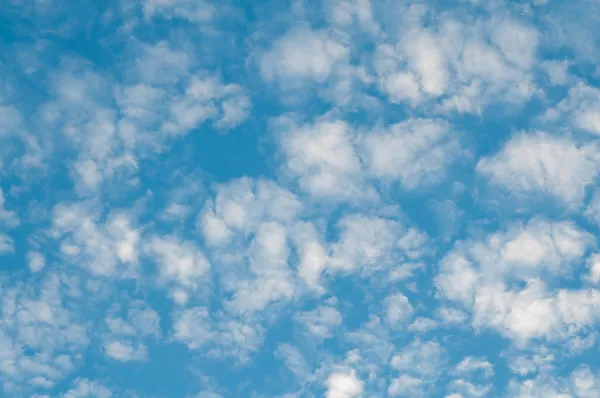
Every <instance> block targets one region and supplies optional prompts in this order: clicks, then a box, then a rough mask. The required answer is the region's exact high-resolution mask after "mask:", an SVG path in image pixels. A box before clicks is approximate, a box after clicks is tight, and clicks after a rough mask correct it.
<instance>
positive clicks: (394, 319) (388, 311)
mask: <svg viewBox="0 0 600 398" xmlns="http://www.w3.org/2000/svg"><path fill="white" fill-rule="evenodd" d="M383 305H384V306H385V320H386V321H387V322H388V324H390V326H392V327H395V326H398V325H401V324H403V323H404V322H405V321H407V320H408V319H409V318H410V317H411V316H412V314H413V311H414V309H413V307H412V305H411V304H410V301H408V298H407V297H406V296H405V295H403V294H402V293H396V294H392V295H390V296H388V297H386V298H385V300H384V301H383Z"/></svg>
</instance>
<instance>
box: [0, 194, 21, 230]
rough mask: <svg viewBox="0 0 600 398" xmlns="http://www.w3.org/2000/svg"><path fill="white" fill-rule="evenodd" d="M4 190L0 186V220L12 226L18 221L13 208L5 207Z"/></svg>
mask: <svg viewBox="0 0 600 398" xmlns="http://www.w3.org/2000/svg"><path fill="white" fill-rule="evenodd" d="M5 205H6V203H5V199H4V191H3V190H2V188H0V222H1V223H3V224H6V225H7V226H9V227H14V226H16V225H18V224H19V223H20V220H19V217H18V216H17V213H15V212H14V211H13V210H6V208H5Z"/></svg>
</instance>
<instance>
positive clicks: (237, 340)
mask: <svg viewBox="0 0 600 398" xmlns="http://www.w3.org/2000/svg"><path fill="white" fill-rule="evenodd" d="M173 338H174V339H176V340H180V341H182V342H183V343H185V344H186V345H187V347H188V348H189V349H191V350H199V349H205V350H206V352H207V355H208V356H209V357H217V358H221V357H233V358H235V359H236V360H237V361H239V362H240V363H246V362H248V361H249V359H250V355H251V354H252V352H254V351H256V350H258V348H260V346H261V345H262V343H263V339H264V329H263V328H262V327H261V326H259V325H255V324H250V323H246V322H242V321H238V320H235V319H228V318H223V314H217V316H216V317H213V316H212V315H211V314H209V312H208V310H207V309H206V308H205V307H192V308H188V309H185V310H183V311H180V312H177V313H175V314H174V320H173Z"/></svg>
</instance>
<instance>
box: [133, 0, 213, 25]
mask: <svg viewBox="0 0 600 398" xmlns="http://www.w3.org/2000/svg"><path fill="white" fill-rule="evenodd" d="M143 12H144V17H145V18H146V19H148V20H150V19H152V18H153V17H156V16H157V15H160V16H162V17H164V18H167V19H172V18H180V19H185V20H188V21H190V22H195V23H208V22H211V21H212V20H213V19H215V17H216V16H217V9H216V8H215V7H214V6H213V5H212V4H211V3H210V2H208V1H205V0H144V1H143Z"/></svg>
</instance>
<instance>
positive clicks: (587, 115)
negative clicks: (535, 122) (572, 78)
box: [544, 83, 600, 135]
mask: <svg viewBox="0 0 600 398" xmlns="http://www.w3.org/2000/svg"><path fill="white" fill-rule="evenodd" d="M544 119H545V120H546V121H548V122H559V123H560V122H563V121H566V122H568V123H569V124H570V125H571V126H573V127H574V128H576V129H578V130H582V131H584V132H587V133H589V134H594V135H599V134H600V90H598V89H597V88H595V87H591V86H588V85H586V84H584V83H578V84H577V85H575V86H573V87H571V88H570V89H569V93H568V95H567V97H566V98H565V99H563V100H562V101H561V102H560V103H559V104H558V105H557V106H556V107H555V108H551V109H549V110H548V111H546V114H545V115H544Z"/></svg>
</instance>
